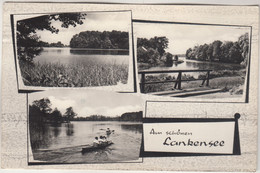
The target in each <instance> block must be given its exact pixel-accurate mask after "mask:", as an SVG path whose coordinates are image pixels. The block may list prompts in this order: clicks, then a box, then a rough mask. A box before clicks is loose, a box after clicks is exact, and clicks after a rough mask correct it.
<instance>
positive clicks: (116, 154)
mask: <svg viewBox="0 0 260 173" xmlns="http://www.w3.org/2000/svg"><path fill="white" fill-rule="evenodd" d="M28 104H29V105H28V109H29V111H28V112H29V117H28V119H29V132H28V133H29V141H28V143H29V146H30V147H29V148H30V150H31V152H32V157H29V163H39V162H45V163H105V162H109V163H111V162H124V161H128V162H129V161H136V162H137V161H138V162H139V154H140V147H141V140H142V131H143V127H142V102H141V99H140V98H139V97H137V96H135V95H129V94H122V93H121V94H119V93H113V92H105V91H99V92H90V91H84V92H82V91H79V90H70V91H68V92H66V93H64V90H55V91H54V90H53V91H44V92H38V93H33V94H30V95H29V98H28Z"/></svg>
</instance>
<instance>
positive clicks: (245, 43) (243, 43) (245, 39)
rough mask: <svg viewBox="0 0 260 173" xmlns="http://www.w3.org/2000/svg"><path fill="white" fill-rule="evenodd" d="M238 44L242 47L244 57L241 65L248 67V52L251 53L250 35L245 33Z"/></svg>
mask: <svg viewBox="0 0 260 173" xmlns="http://www.w3.org/2000/svg"><path fill="white" fill-rule="evenodd" d="M238 44H239V46H240V47H241V55H242V59H243V60H242V62H241V64H242V65H244V66H246V65H247V62H248V52H249V36H248V33H245V34H243V35H241V36H240V37H239V38H238Z"/></svg>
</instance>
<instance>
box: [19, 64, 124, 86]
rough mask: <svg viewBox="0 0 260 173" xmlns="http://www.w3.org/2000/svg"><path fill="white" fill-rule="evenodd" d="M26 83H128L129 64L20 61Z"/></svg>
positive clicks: (48, 84)
mask: <svg viewBox="0 0 260 173" xmlns="http://www.w3.org/2000/svg"><path fill="white" fill-rule="evenodd" d="M19 64H20V69H21V74H22V78H23V81H24V84H25V85H27V86H44V87H88V86H109V85H116V84H117V83H118V82H121V83H123V84H126V83H127V79H128V65H123V64H120V65H118V64H115V63H114V64H98V63H97V62H95V61H93V62H89V63H88V64H80V63H77V64H68V65H64V64H61V63H44V64H41V63H34V64H32V63H31V64H30V63H27V62H22V61H20V62H19Z"/></svg>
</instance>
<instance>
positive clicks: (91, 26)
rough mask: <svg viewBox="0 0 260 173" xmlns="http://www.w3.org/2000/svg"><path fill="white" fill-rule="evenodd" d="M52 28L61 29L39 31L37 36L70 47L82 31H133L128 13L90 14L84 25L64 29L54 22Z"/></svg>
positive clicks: (86, 17) (59, 23) (57, 22)
mask: <svg viewBox="0 0 260 173" xmlns="http://www.w3.org/2000/svg"><path fill="white" fill-rule="evenodd" d="M51 25H52V26H54V27H55V28H58V29H59V33H58V34H55V33H51V32H50V31H46V30H44V31H40V30H38V31H37V32H36V34H37V35H38V36H40V39H41V40H42V41H45V42H49V43H57V42H58V41H61V43H63V44H66V45H69V42H70V40H71V38H72V37H73V36H74V35H75V34H79V33H80V32H82V31H101V32H103V31H112V30H117V31H125V32H128V31H129V30H130V29H131V13H130V12H128V11H126V12H88V13H87V16H85V19H84V20H83V24H82V25H77V26H76V27H73V26H70V27H69V28H62V27H61V22H60V21H52V24H51Z"/></svg>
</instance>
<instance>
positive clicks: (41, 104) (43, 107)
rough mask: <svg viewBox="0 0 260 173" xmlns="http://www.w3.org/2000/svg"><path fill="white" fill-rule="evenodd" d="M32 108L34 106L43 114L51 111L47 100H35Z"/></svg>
mask: <svg viewBox="0 0 260 173" xmlns="http://www.w3.org/2000/svg"><path fill="white" fill-rule="evenodd" d="M32 106H36V107H38V108H39V110H40V111H41V112H42V113H44V114H48V113H50V112H51V111H52V109H51V101H50V100H49V99H48V98H42V99H40V100H35V101H34V102H33V105H32Z"/></svg>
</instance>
